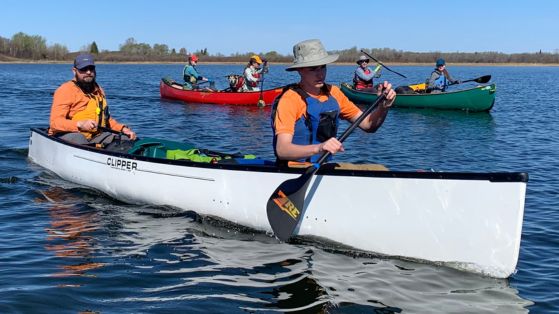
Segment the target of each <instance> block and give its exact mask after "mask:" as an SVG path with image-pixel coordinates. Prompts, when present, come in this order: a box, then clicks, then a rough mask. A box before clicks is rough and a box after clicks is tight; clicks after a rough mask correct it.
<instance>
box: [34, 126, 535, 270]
mask: <svg viewBox="0 0 559 314" xmlns="http://www.w3.org/2000/svg"><path fill="white" fill-rule="evenodd" d="M29 158H30V159H31V161H33V162H35V163H37V164H39V165H40V166H42V167H44V168H46V169H48V170H50V171H52V172H54V173H56V174H57V175H58V176H60V177H62V178H63V179H66V180H68V181H72V182H75V183H78V184H81V185H84V186H87V187H91V188H94V189H97V190H100V191H103V192H104V193H106V194H108V195H110V196H111V197H114V198H115V199H118V200H121V201H124V202H128V203H133V204H154V205H167V206H173V207H177V208H180V209H183V210H189V211H194V212H197V213H198V214H201V215H211V216H217V217H220V218H222V219H226V220H229V221H231V222H233V223H236V224H240V225H243V226H248V227H251V228H254V229H256V230H262V231H266V232H271V227H270V224H269V222H268V218H267V214H266V203H267V201H268V198H269V197H270V195H271V194H272V192H274V190H275V189H276V188H277V187H278V185H279V184H281V183H282V182H283V181H285V180H288V179H292V178H296V177H298V176H299V175H300V174H301V173H302V172H303V169H286V168H278V167H275V166H269V165H245V164H241V165H237V164H209V163H194V162H190V161H180V160H167V159H161V158H151V157H144V156H136V155H129V154H121V153H115V152H107V151H104V150H102V149H97V148H94V147H85V146H80V145H73V144H69V143H66V142H64V141H62V140H60V139H56V138H53V137H49V136H48V135H47V134H46V133H45V131H44V130H43V129H32V130H31V138H30V141H29ZM527 181H528V175H527V174H526V173H449V172H394V171H352V170H323V169H321V170H319V171H318V173H317V175H316V176H315V177H314V178H313V180H312V182H311V184H310V186H309V189H308V190H307V195H306V200H305V208H304V209H303V213H302V214H303V219H302V221H301V223H300V224H299V225H298V226H297V228H296V229H295V234H296V235H298V236H314V237H320V238H323V239H326V240H329V241H334V242H337V243H340V244H343V245H345V246H348V247H351V248H355V249H358V250H363V251H368V252H373V253H377V254H382V255H386V256H396V257H404V258H409V259H414V260H420V261H421V260H422V261H429V262H434V263H437V264H444V265H447V266H450V267H454V268H458V269H462V270H468V271H474V272H478V273H482V274H485V275H489V276H492V277H497V278H506V277H509V276H510V275H511V274H513V273H514V272H515V268H516V264H517V261H518V254H519V249H520V237H521V232H522V221H523V215H524V201H525V194H526V184H527Z"/></svg>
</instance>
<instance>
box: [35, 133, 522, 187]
mask: <svg viewBox="0 0 559 314" xmlns="http://www.w3.org/2000/svg"><path fill="white" fill-rule="evenodd" d="M31 132H35V133H37V134H38V135H41V136H43V137H46V138H48V139H50V140H51V141H54V142H57V143H61V144H63V145H66V146H71V147H74V148H77V149H80V150H85V151H90V152H94V153H97V154H101V155H107V156H114V157H119V158H126V159H134V160H140V161H145V162H150V163H154V164H164V165H172V166H181V167H193V168H207V169H220V170H231V171H250V172H266V173H270V172H272V173H286V174H302V173H304V172H305V170H306V169H305V168H290V167H278V166H269V165H246V164H245V165H243V164H211V163H201V162H193V161H189V160H171V159H163V158H155V157H147V156H139V155H133V154H127V153H119V152H111V151H102V150H100V149H99V148H95V147H92V146H85V145H79V144H73V143H70V142H67V141H64V140H62V139H60V138H56V137H53V136H49V135H48V133H47V130H46V129H45V128H31ZM316 174H317V175H327V176H351V177H377V178H404V179H436V180H486V181H490V182H528V179H529V177H528V173H526V172H431V171H424V172H416V171H383V170H350V169H329V168H328V167H322V168H320V169H319V170H318V171H317V173H316Z"/></svg>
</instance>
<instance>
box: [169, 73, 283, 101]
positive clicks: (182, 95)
mask: <svg viewBox="0 0 559 314" xmlns="http://www.w3.org/2000/svg"><path fill="white" fill-rule="evenodd" d="M177 84H178V83H177ZM179 85H180V84H179ZM282 89H283V87H276V88H270V89H266V90H263V91H248V92H233V91H225V90H218V91H207V90H188V89H178V88H174V87H172V86H171V84H169V82H167V81H166V80H164V79H161V80H160V82H159V94H160V96H161V98H164V99H172V100H180V101H184V102H187V103H201V104H217V105H241V106H255V105H257V104H258V101H259V100H260V95H262V100H264V102H265V103H266V104H271V103H272V100H273V99H274V98H275V97H276V96H277V95H279V94H280V93H281V91H282ZM225 99H227V101H225Z"/></svg>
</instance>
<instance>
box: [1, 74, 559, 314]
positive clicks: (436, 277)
mask: <svg viewBox="0 0 559 314" xmlns="http://www.w3.org/2000/svg"><path fill="white" fill-rule="evenodd" d="M97 68H98V81H99V82H100V84H101V85H102V86H103V87H104V88H105V91H106V92H107V95H108V100H109V103H110V105H111V112H112V114H113V116H114V117H116V118H117V119H118V120H120V121H121V122H125V123H126V124H128V125H130V126H131V127H132V128H133V129H134V130H135V131H136V132H137V133H138V134H139V136H144V137H147V136H149V137H163V138H168V139H171V140H178V141H188V142H192V143H194V144H196V145H198V146H200V147H205V148H209V149H214V150H222V151H229V152H236V151H242V152H245V153H253V154H256V155H258V156H260V157H264V158H270V159H271V158H272V157H273V152H272V148H271V131H270V129H269V114H270V111H269V109H258V108H252V107H234V106H215V105H199V104H184V103H181V102H176V101H166V100H161V99H160V97H159V80H160V78H161V77H165V76H171V77H173V78H175V79H179V78H180V76H181V75H180V74H181V71H182V65H108V64H99V65H98V67H97ZM353 69H354V67H353V66H330V67H329V68H328V71H329V73H328V81H329V82H331V83H334V84H339V83H340V82H341V81H348V80H350V79H351V75H352V72H353ZM394 69H396V70H397V71H399V72H401V73H404V74H406V75H407V76H408V79H407V80H405V79H401V78H399V77H397V76H395V75H392V74H390V73H389V72H386V71H385V72H384V75H383V78H384V79H388V80H390V81H393V82H394V84H395V85H401V84H404V83H416V82H423V81H424V80H425V78H426V77H427V76H428V75H429V74H430V72H431V67H421V66H405V67H404V66H400V67H394ZM199 70H200V71H201V72H202V73H203V74H204V75H205V76H208V77H210V78H212V79H215V80H216V81H217V86H218V87H220V88H225V87H226V82H225V78H224V75H226V74H230V73H238V74H240V73H241V71H242V65H201V66H199ZM449 71H451V74H453V76H455V77H457V78H460V79H462V80H465V79H470V78H476V77H479V76H482V75H485V74H491V75H492V76H493V78H492V82H495V83H496V84H497V96H496V103H495V107H494V108H493V110H492V111H491V112H490V113H476V114H473V113H467V112H445V111H431V110H410V109H394V110H392V111H391V112H390V114H389V117H388V118H387V120H386V122H385V123H384V125H383V126H382V128H381V129H380V130H379V131H378V132H377V133H375V134H365V133H364V132H361V131H357V132H355V133H354V134H352V135H351V136H350V138H349V139H348V140H347V141H346V144H345V147H346V152H345V153H344V154H342V155H339V157H338V160H340V161H353V162H365V161H368V162H376V163H382V164H385V165H387V166H388V167H389V168H391V169H393V170H419V169H423V170H430V169H434V170H437V171H481V172H483V171H525V172H528V173H529V176H530V181H529V183H528V190H527V197H526V210H525V216H524V227H523V233H522V243H521V251H520V260H519V263H518V267H517V268H518V271H517V272H516V274H514V275H513V276H512V277H510V278H509V279H494V278H488V277H483V276H480V275H476V274H471V273H466V272H461V271H457V270H453V269H449V268H446V267H438V266H434V265H428V264H421V263H413V262H409V261H401V260H397V259H384V258H376V257H371V256H362V255H360V254H351V253H347V252H343V253H342V252H338V251H336V250H335V249H333V248H331V247H329V246H328V245H326V244H321V243H314V242H304V243H298V244H283V243H279V242H278V241H277V240H276V239H274V238H271V237H270V236H268V235H266V234H262V233H254V232H251V231H247V230H239V229H238V228H233V227H232V226H230V225H227V224H226V223H224V222H223V221H216V220H215V219H210V218H204V217H199V216H196V215H195V214H192V213H183V212H179V211H177V210H174V209H171V208H165V207H153V206H136V205H128V204H123V203H121V202H118V201H116V200H114V199H111V198H108V197H107V196H105V195H103V194H101V193H99V192H97V191H95V190H90V189H86V188H83V187H81V186H76V185H75V184H72V183H70V182H67V181H64V180H61V179H60V178H58V177H56V176H55V175H53V174H52V173H50V172H48V171H46V170H45V169H42V168H41V167H39V166H37V165H34V164H33V163H31V162H30V161H29V160H28V159H27V144H28V137H29V128H30V127H36V126H39V127H45V126H47V125H48V118H49V110H50V105H51V101H52V94H53V92H54V90H55V89H56V88H57V87H58V85H60V84H61V83H62V82H64V81H66V80H68V79H70V78H71V76H72V72H71V66H70V65H31V64H25V65H14V64H0V86H1V88H0V101H1V105H2V106H1V107H2V109H3V110H2V114H1V115H0V122H1V123H0V133H1V134H2V136H1V137H0V148H1V150H0V197H1V199H2V201H1V202H0V238H1V239H2V241H0V313H35V312H37V313H77V312H85V311H92V312H102V313H177V312H180V313H196V312H198V313H205V312H215V313H246V312H249V313H273V312H304V313H324V312H327V313H523V312H533V313H551V312H559V255H558V254H559V195H558V194H559V192H558V191H559V180H557V178H558V177H559V141H558V135H559V127H558V123H557V121H558V120H559V114H558V113H559V109H558V108H559V106H558V104H559V97H558V96H557V95H558V94H557V93H556V91H557V90H559V83H558V82H559V80H558V79H557V78H558V77H559V67H457V66H456V67H453V66H451V67H449ZM296 79H297V74H295V73H290V72H286V71H284V67H282V66H272V67H271V70H270V73H269V74H268V75H267V76H266V78H265V87H268V88H270V87H276V86H280V85H284V84H286V83H289V82H292V81H295V80H296ZM464 85H466V84H464ZM468 86H470V85H468ZM472 197H475V196H472ZM355 219H359V217H355ZM387 223H390V222H387ZM402 232H405V230H402Z"/></svg>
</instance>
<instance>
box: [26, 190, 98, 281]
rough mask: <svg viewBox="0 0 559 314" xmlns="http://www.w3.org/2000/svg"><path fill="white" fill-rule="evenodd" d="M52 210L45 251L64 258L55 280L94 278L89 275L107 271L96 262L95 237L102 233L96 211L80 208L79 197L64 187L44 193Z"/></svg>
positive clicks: (50, 211)
mask: <svg viewBox="0 0 559 314" xmlns="http://www.w3.org/2000/svg"><path fill="white" fill-rule="evenodd" d="M41 193H42V194H43V196H44V197H45V199H44V200H41V199H38V200H37V201H45V200H46V201H47V202H49V203H50V204H49V205H50V206H49V207H48V210H49V217H50V219H51V220H50V227H48V228H45V231H46V232H47V237H46V242H47V244H46V245H45V249H46V250H48V251H51V252H54V254H55V255H56V256H57V257H59V258H61V259H60V263H59V264H58V265H57V268H58V269H59V270H60V271H59V272H57V273H54V274H51V276H54V277H71V276H93V275H91V274H88V271H90V270H93V269H97V268H100V267H103V266H104V264H103V263H98V262H95V252H96V239H95V237H94V236H93V235H92V233H93V232H94V231H96V230H98V228H99V226H98V220H99V218H98V216H97V213H96V212H95V211H90V210H87V208H85V210H84V208H80V207H78V206H77V205H76V204H78V203H80V201H79V197H78V196H76V195H74V194H72V193H70V192H69V191H67V190H65V189H63V188H60V187H50V188H48V189H46V190H43V191H41Z"/></svg>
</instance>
